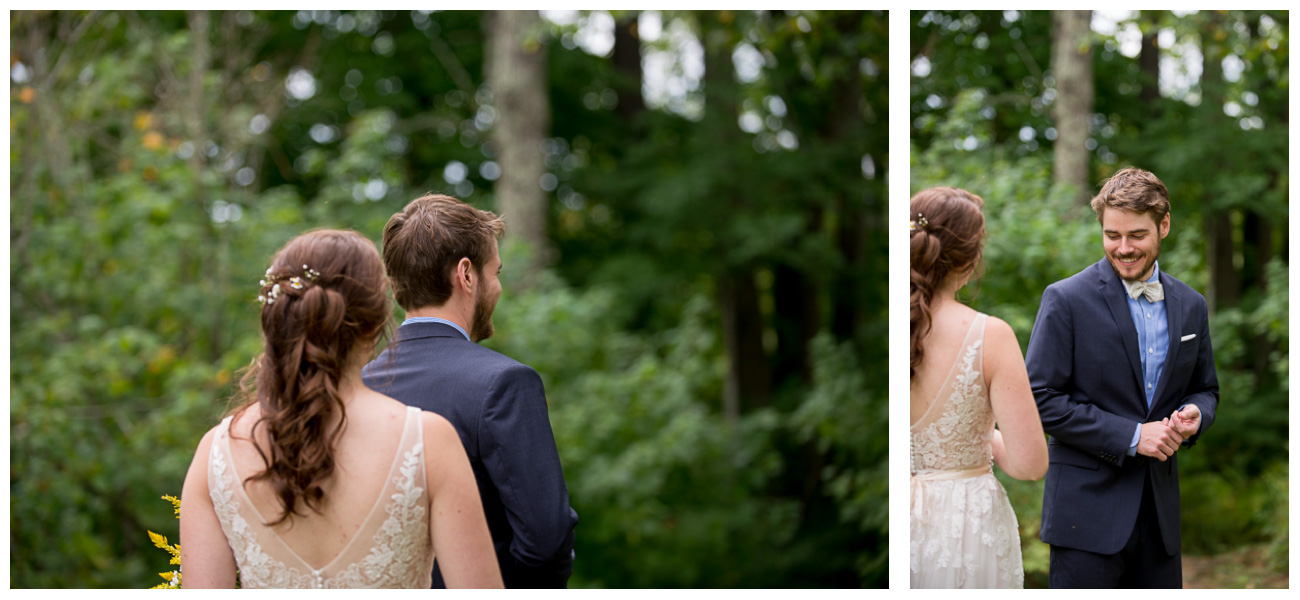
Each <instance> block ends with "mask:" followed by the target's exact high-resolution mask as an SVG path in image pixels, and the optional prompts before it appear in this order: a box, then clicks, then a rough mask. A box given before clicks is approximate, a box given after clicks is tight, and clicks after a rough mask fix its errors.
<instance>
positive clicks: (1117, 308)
mask: <svg viewBox="0 0 1300 600" xmlns="http://www.w3.org/2000/svg"><path fill="white" fill-rule="evenodd" d="M1097 269H1098V270H1099V271H1100V272H1101V278H1100V279H1101V287H1100V292H1101V297H1102V298H1104V299H1105V300H1106V306H1107V307H1109V308H1110V314H1111V316H1112V317H1114V318H1115V326H1116V327H1118V328H1119V337H1120V340H1121V341H1123V342H1124V355H1125V356H1127V357H1128V364H1129V368H1130V369H1131V370H1132V373H1133V384H1134V385H1136V386H1137V390H1138V393H1139V395H1138V401H1139V402H1141V406H1142V407H1143V408H1146V395H1145V394H1142V393H1141V392H1142V359H1141V358H1140V357H1138V332H1137V328H1136V327H1134V326H1133V315H1132V314H1130V313H1129V310H1128V300H1125V292H1124V284H1123V282H1121V281H1120V280H1119V277H1117V276H1116V275H1115V271H1114V269H1111V267H1110V263H1108V262H1106V259H1104V258H1103V259H1101V262H1099V263H1097Z"/></svg>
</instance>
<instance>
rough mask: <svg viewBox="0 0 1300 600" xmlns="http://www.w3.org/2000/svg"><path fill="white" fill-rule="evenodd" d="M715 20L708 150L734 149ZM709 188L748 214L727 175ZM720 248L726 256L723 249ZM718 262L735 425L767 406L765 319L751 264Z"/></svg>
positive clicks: (706, 35)
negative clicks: (743, 416) (755, 408)
mask: <svg viewBox="0 0 1300 600" xmlns="http://www.w3.org/2000/svg"><path fill="white" fill-rule="evenodd" d="M717 19H718V16H717V14H716V13H700V14H699V23H700V42H701V44H702V45H703V46H704V113H705V114H704V119H705V123H706V124H707V128H708V130H709V131H713V132H716V133H715V134H714V135H717V136H718V138H717V139H716V140H715V142H714V143H713V144H711V146H713V147H717V148H736V147H738V144H737V143H735V137H736V135H737V133H736V131H737V130H736V127H735V126H734V125H735V123H736V118H737V106H736V100H735V97H734V94H733V93H732V88H733V87H734V86H735V75H734V72H733V66H732V62H731V52H732V46H733V45H732V43H731V42H730V32H729V31H728V30H727V28H726V26H725V25H723V24H721V23H719V22H718V20H717ZM710 188H711V189H712V190H713V192H714V196H715V197H717V198H718V201H719V202H722V203H723V205H724V206H727V207H729V209H730V210H731V211H733V212H737V213H739V212H743V211H745V210H746V208H745V206H744V199H743V197H742V196H741V195H740V194H739V193H738V192H737V191H736V189H735V186H734V185H733V184H732V182H731V179H730V178H729V176H727V175H719V176H717V177H714V178H712V181H711V182H710ZM721 250H722V251H724V252H725V248H724V249H721ZM717 260H718V263H719V264H720V265H721V268H720V270H719V274H718V277H717V281H718V295H719V300H720V301H721V306H722V337H723V344H724V346H725V347H726V352H727V361H728V363H729V364H730V368H729V369H728V370H727V379H726V382H725V385H724V390H723V410H724V413H725V414H726V416H727V418H728V419H729V420H731V421H732V422H734V421H735V420H736V419H738V418H739V417H740V414H741V412H743V411H744V409H745V408H747V407H751V406H767V405H769V404H771V398H772V375H771V369H770V367H769V366H768V362H767V355H766V353H765V352H764V350H763V315H762V313H761V312H760V311H759V307H758V295H759V292H758V288H757V286H755V284H754V270H755V269H754V266H753V265H752V264H743V265H733V264H728V261H726V260H725V257H723V256H719V257H718V259H717Z"/></svg>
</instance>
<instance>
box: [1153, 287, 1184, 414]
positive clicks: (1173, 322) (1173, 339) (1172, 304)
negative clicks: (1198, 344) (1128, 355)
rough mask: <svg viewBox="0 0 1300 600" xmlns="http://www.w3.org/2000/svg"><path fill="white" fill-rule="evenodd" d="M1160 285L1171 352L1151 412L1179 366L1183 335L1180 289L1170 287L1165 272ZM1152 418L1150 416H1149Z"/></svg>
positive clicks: (1163, 369) (1168, 352)
mask: <svg viewBox="0 0 1300 600" xmlns="http://www.w3.org/2000/svg"><path fill="white" fill-rule="evenodd" d="M1160 285H1162V286H1164V289H1165V318H1166V319H1167V328H1168V330H1169V350H1168V351H1166V352H1165V364H1164V366H1163V367H1161V369H1160V381H1159V382H1157V383H1156V395H1155V400H1154V401H1153V402H1152V403H1151V410H1152V411H1153V412H1154V411H1155V408H1156V405H1158V404H1160V400H1161V399H1162V398H1163V397H1164V394H1165V387H1166V386H1167V385H1168V384H1169V380H1170V378H1171V376H1172V374H1173V372H1174V368H1173V367H1174V365H1175V364H1178V363H1177V361H1176V360H1175V359H1177V358H1178V352H1179V351H1180V350H1181V348H1180V346H1182V342H1181V339H1182V335H1183V310H1182V309H1183V302H1182V300H1183V299H1182V297H1181V296H1179V295H1178V288H1176V287H1174V286H1171V285H1169V276H1168V275H1165V273H1164V271H1161V272H1160ZM1148 418H1150V415H1148Z"/></svg>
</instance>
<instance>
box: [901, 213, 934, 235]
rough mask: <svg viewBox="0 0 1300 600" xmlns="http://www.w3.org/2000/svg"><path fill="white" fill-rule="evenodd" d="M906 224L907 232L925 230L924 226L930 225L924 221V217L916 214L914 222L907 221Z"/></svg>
mask: <svg viewBox="0 0 1300 600" xmlns="http://www.w3.org/2000/svg"><path fill="white" fill-rule="evenodd" d="M907 223H908V225H907V230H908V231H916V230H917V229H925V228H926V226H927V225H929V224H930V221H928V220H926V218H925V215H923V214H921V213H916V220H915V221H908V222H907Z"/></svg>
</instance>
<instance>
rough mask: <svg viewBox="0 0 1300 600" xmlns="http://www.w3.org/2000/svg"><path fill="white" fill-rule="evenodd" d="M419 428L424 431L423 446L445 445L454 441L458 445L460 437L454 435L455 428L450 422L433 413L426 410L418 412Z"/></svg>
mask: <svg viewBox="0 0 1300 600" xmlns="http://www.w3.org/2000/svg"><path fill="white" fill-rule="evenodd" d="M420 427H421V428H423V429H424V443H425V445H430V443H431V442H432V444H433V445H437V444H440V443H446V442H447V441H452V440H454V441H455V442H456V443H460V436H459V435H457V434H456V427H455V426H453V425H452V424H451V421H448V420H447V417H444V416H442V415H440V414H438V413H435V412H429V411H427V410H422V411H420Z"/></svg>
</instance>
